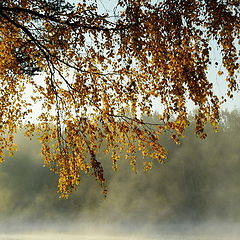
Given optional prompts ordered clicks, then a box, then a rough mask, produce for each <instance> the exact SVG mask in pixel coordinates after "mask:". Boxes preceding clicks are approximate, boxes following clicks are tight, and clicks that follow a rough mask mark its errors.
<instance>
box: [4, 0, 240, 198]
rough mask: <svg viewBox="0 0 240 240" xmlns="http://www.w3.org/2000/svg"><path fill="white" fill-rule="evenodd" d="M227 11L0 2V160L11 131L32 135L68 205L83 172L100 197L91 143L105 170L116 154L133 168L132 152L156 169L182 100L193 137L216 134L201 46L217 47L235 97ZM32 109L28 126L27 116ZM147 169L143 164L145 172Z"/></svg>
mask: <svg viewBox="0 0 240 240" xmlns="http://www.w3.org/2000/svg"><path fill="white" fill-rule="evenodd" d="M238 7H239V1H238V0H228V1H218V0H201V1H198V0H177V1H176V0H164V1H150V0H118V1H116V4H115V6H114V8H113V9H111V11H110V10H109V11H108V10H107V9H105V10H106V11H103V9H104V8H103V7H102V5H100V4H99V2H98V1H85V0H83V1H79V2H78V3H77V4H76V5H73V4H71V3H69V2H65V1H64V0H41V1H40V0H32V1H28V0H4V1H2V2H1V3H0V56H1V58H0V85H1V88H0V134H1V136H0V146H1V149H0V156H1V159H2V160H3V158H4V153H5V150H7V151H9V153H10V154H11V153H12V152H13V151H14V150H15V149H16V146H15V145H14V137H13V136H14V133H15V132H16V129H17V128H19V127H20V126H21V127H24V128H26V135H27V136H32V135H33V134H37V135H38V136H39V139H40V141H41V142H42V155H43V157H44V162H45V165H46V166H48V167H49V168H50V169H51V170H53V171H55V172H56V173H58V174H59V185H58V187H59V191H60V193H61V194H62V196H63V197H67V196H68V194H69V193H70V192H71V191H72V189H74V188H75V187H76V186H77V185H78V184H79V182H80V174H82V173H88V174H92V175H93V176H94V177H95V178H96V180H97V181H99V183H100V184H101V186H102V187H103V190H104V191H105V186H104V185H105V178H104V174H103V167H102V165H101V163H100V162H99V161H98V159H97V155H96V154H97V149H99V148H100V146H102V145H104V146H105V148H106V151H108V152H110V153H111V156H112V163H113V168H117V161H118V160H119V158H120V157H119V152H120V151H122V150H124V151H125V152H126V156H125V158H126V159H127V160H129V162H130V164H131V165H132V166H133V168H135V165H136V154H135V153H136V152H137V151H141V152H142V155H143V159H144V157H145V156H150V157H151V158H152V159H157V160H158V161H159V162H163V161H165V159H166V150H165V148H164V147H163V146H162V145H161V143H160V142H159V139H160V136H161V134H163V133H164V132H166V131H168V132H169V133H170V134H171V137H172V138H173V139H174V140H175V141H176V142H178V139H179V137H180V136H181V135H182V134H183V133H184V129H185V128H186V127H187V126H188V109H187V107H186V102H187V100H189V99H190V100H191V101H192V102H193V103H194V104H195V105H196V107H197V111H196V115H195V120H196V128H195V132H196V134H197V135H199V136H200V137H202V138H204V137H205V136H206V134H205V132H204V126H205V124H206V123H207V122H210V123H211V124H212V125H213V126H214V127H216V125H217V122H218V120H219V108H220V105H221V101H220V99H219V98H218V97H217V96H216V95H215V93H214V91H213V85H212V83H211V82H210V81H209V79H208V78H207V71H208V67H209V66H210V65H211V64H212V63H211V57H210V53H211V44H210V42H211V41H213V40H214V41H216V44H217V45H218V46H219V47H220V50H221V57H222V58H221V62H218V63H216V64H222V66H223V67H224V68H225V70H226V81H227V83H228V95H229V96H231V95H232V92H233V91H236V90H237V75H238V74H239V68H238V67H239V63H238V61H239V59H238V57H239V55H238V52H237V51H238V50H237V46H238V44H239V43H238V42H237V41H239V32H240V31H239V24H240V18H239V15H240V13H239V8H238ZM38 74H41V76H42V77H43V78H44V83H42V81H40V80H39V77H38V76H35V75H38ZM220 74H221V73H220ZM29 86H31V89H32V93H31V99H30V98H28V97H26V89H29ZM154 99H158V101H159V108H160V109H161V114H159V116H158V121H157V122H152V121H151V119H150V118H149V117H151V116H152V114H153V107H152V102H153V100H154ZM37 102H40V103H41V114H40V116H39V117H38V119H37V120H38V121H37V122H36V121H33V120H31V119H29V118H28V116H29V115H30V114H31V112H32V108H33V107H34V104H35V103H37ZM146 116H147V117H148V118H146ZM25 119H28V120H25ZM146 119H150V120H148V121H147V120H146ZM151 166H152V162H150V161H145V162H144V168H145V170H147V169H149V168H151Z"/></svg>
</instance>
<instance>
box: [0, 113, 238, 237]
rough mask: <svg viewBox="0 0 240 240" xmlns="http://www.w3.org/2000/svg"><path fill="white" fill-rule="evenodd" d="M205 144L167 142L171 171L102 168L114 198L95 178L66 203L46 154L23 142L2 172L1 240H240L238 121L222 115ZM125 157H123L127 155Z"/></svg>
mask: <svg viewBox="0 0 240 240" xmlns="http://www.w3.org/2000/svg"><path fill="white" fill-rule="evenodd" d="M222 117H223V118H222V119H223V120H222V122H221V124H220V129H219V132H218V133H214V132H213V131H212V130H211V128H210V127H209V129H208V137H207V139H206V140H200V139H198V138H196V137H194V136H193V128H194V126H190V127H189V129H188V130H187V133H186V137H185V138H183V139H182V143H181V144H180V145H175V144H174V143H172V142H171V140H169V138H168V136H165V137H163V138H162V142H163V144H164V146H166V148H167V150H168V152H169V156H168V161H167V163H166V164H162V165H161V164H158V163H156V162H153V164H154V167H153V169H152V170H151V171H150V172H149V173H144V172H143V171H142V170H141V169H142V165H143V163H142V162H143V161H142V157H141V155H140V153H138V159H139V162H138V166H137V167H138V172H137V174H135V173H133V172H132V170H131V168H130V166H129V163H128V162H126V160H124V159H122V160H121V161H120V162H119V170H118V171H117V172H113V171H112V169H111V162H110V161H111V160H110V157H109V155H106V154H104V153H103V152H99V153H98V157H99V160H101V161H102V162H103V164H104V168H105V174H106V176H107V183H108V195H107V197H106V198H104V196H103V195H102V194H101V190H100V189H99V187H98V184H97V183H96V182H95V181H94V179H92V178H91V177H90V176H82V181H81V184H80V187H79V189H78V190H77V191H76V192H74V193H73V194H72V195H71V196H70V198H69V199H68V200H65V199H59V194H58V193H57V176H56V175H54V174H52V173H51V172H49V170H48V169H47V168H43V167H42V160H41V157H40V154H39V152H40V146H39V144H38V142H37V141H35V140H32V141H29V140H27V138H25V137H24V136H23V135H22V134H20V133H19V134H18V136H17V142H18V143H19V152H18V153H16V155H15V156H14V157H13V158H9V159H7V160H6V162H4V163H3V164H1V165H0V240H34V239H35V240H40V239H41V240H55V239H56V240H61V239H64V240H65V239H66V240H75V239H78V240H90V239H92V240H95V239H96V240H97V239H98V240H108V239H109V240H113V239H116V240H118V239H122V240H125V239H131V240H147V239H148V240H238V239H240V230H239V229H240V226H239V225H240V224H239V222H240V188H239V186H240V113H239V112H238V111H233V112H230V113H229V112H224V113H223V115H222ZM122 155H123V156H124V152H123V153H122Z"/></svg>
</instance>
